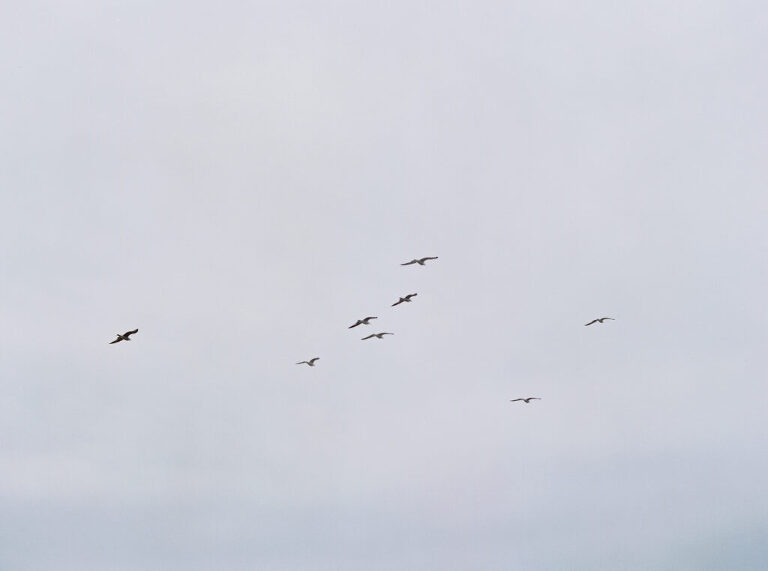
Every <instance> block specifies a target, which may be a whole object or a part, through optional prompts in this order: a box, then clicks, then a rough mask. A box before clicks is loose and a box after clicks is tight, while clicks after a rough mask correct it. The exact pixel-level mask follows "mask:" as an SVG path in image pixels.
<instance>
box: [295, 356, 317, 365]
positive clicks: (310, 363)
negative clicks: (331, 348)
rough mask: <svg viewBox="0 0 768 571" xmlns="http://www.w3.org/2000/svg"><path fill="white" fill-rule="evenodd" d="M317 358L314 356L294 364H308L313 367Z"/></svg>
mask: <svg viewBox="0 0 768 571" xmlns="http://www.w3.org/2000/svg"><path fill="white" fill-rule="evenodd" d="M319 358H320V357H314V358H312V359H310V360H309V361H299V362H298V363H296V364H297V365H309V366H310V367H314V366H315V361H317V360H318V359H319Z"/></svg>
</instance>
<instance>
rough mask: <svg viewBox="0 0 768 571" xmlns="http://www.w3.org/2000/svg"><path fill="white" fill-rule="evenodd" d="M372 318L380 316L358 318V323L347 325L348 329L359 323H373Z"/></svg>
mask: <svg viewBox="0 0 768 571" xmlns="http://www.w3.org/2000/svg"><path fill="white" fill-rule="evenodd" d="M371 319H378V317H373V316H370V317H363V318H362V319H358V320H357V323H355V324H353V325H350V326H349V327H347V329H352V328H353V327H357V326H358V325H370V324H371Z"/></svg>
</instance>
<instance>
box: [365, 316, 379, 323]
mask: <svg viewBox="0 0 768 571" xmlns="http://www.w3.org/2000/svg"><path fill="white" fill-rule="evenodd" d="M371 319H378V317H376V316H375V315H371V316H369V317H366V318H365V319H363V323H365V322H366V321H370V320H371Z"/></svg>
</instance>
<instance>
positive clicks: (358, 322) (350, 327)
mask: <svg viewBox="0 0 768 571" xmlns="http://www.w3.org/2000/svg"><path fill="white" fill-rule="evenodd" d="M361 323H362V321H360V320H359V319H358V320H357V323H355V324H354V325H350V326H349V327H347V329H352V328H353V327H357V326H358V325H360V324H361Z"/></svg>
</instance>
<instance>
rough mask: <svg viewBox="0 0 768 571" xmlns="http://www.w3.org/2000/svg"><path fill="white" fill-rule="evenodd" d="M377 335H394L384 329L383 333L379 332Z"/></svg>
mask: <svg viewBox="0 0 768 571" xmlns="http://www.w3.org/2000/svg"><path fill="white" fill-rule="evenodd" d="M379 335H394V333H388V332H386V331H385V332H384V333H379Z"/></svg>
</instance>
